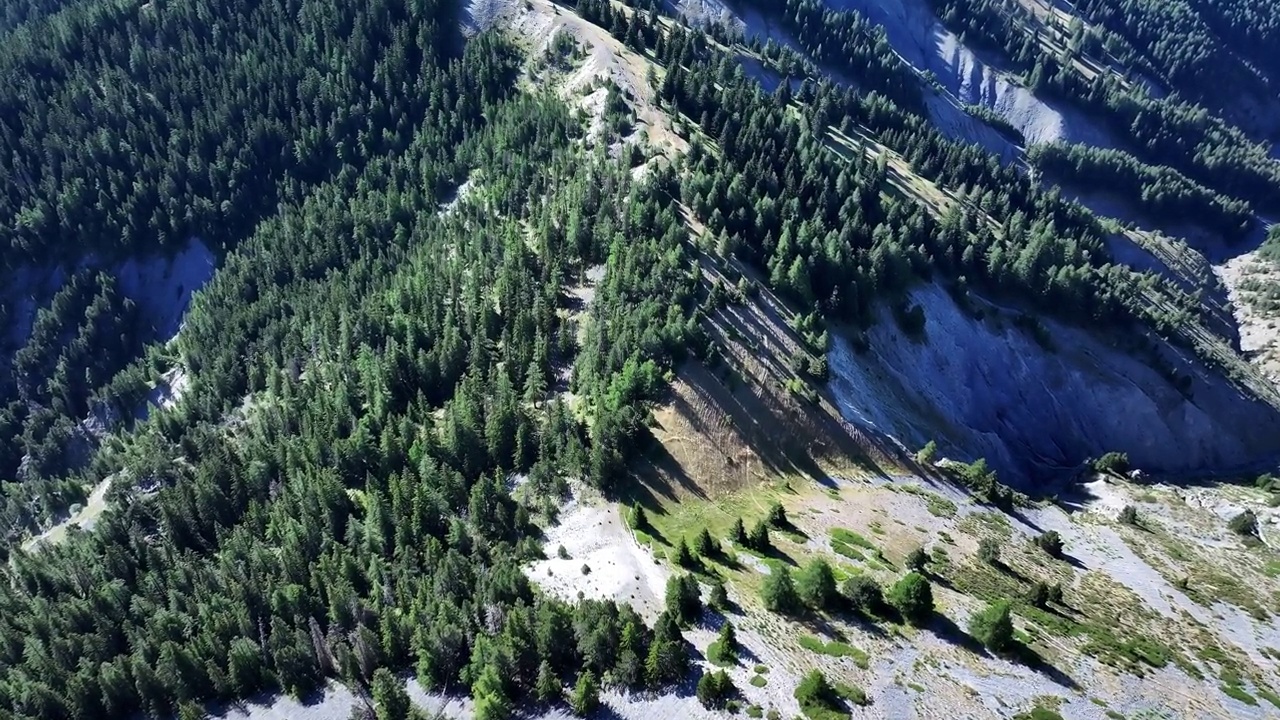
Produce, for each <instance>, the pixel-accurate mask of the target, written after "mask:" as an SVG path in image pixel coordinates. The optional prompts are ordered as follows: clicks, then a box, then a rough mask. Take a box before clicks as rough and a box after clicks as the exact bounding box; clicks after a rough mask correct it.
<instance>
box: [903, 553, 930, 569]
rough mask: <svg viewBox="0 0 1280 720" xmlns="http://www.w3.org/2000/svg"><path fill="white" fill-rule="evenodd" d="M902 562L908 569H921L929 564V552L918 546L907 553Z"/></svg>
mask: <svg viewBox="0 0 1280 720" xmlns="http://www.w3.org/2000/svg"><path fill="white" fill-rule="evenodd" d="M903 564H904V565H905V566H906V568H907V569H908V570H918V571H923V570H924V566H925V565H927V564H929V554H928V553H926V552H925V551H924V548H922V547H918V548H916V549H915V550H912V551H911V552H909V553H907V558H906V559H905V560H904V561H903Z"/></svg>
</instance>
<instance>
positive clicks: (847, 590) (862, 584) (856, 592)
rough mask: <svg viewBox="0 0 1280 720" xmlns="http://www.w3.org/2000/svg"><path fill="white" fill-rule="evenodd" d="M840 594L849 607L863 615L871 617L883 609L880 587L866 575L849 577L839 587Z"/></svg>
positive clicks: (882, 596)
mask: <svg viewBox="0 0 1280 720" xmlns="http://www.w3.org/2000/svg"><path fill="white" fill-rule="evenodd" d="M840 592H841V594H843V595H844V596H845V598H846V599H847V600H848V601H849V604H850V605H852V606H853V607H854V608H856V609H857V610H859V611H860V612H862V613H864V614H867V615H873V614H875V613H877V612H879V611H880V608H882V607H884V593H883V592H882V591H881V590H880V585H879V584H878V583H877V582H876V581H875V580H873V579H871V578H869V577H867V576H866V575H850V576H849V577H848V578H846V579H845V581H844V584H843V585H841V586H840Z"/></svg>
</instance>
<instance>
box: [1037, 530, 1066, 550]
mask: <svg viewBox="0 0 1280 720" xmlns="http://www.w3.org/2000/svg"><path fill="white" fill-rule="evenodd" d="M1036 545H1038V546H1040V549H1041V550H1044V551H1045V552H1046V553H1048V554H1049V555H1050V556H1052V557H1062V536H1060V535H1058V531H1057V530H1050V531H1048V532H1045V533H1041V534H1040V535H1037V536H1036Z"/></svg>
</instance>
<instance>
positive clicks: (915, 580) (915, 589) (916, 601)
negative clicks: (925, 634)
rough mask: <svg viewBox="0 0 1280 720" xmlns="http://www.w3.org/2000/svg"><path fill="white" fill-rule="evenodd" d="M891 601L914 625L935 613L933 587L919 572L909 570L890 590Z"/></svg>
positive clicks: (921, 622) (926, 619)
mask: <svg viewBox="0 0 1280 720" xmlns="http://www.w3.org/2000/svg"><path fill="white" fill-rule="evenodd" d="M889 602H890V604H892V605H893V606H894V607H895V608H897V609H898V612H900V613H902V617H903V618H904V619H906V621H907V622H909V623H911V624H912V625H921V624H923V623H925V622H927V621H928V620H929V616H931V615H932V614H933V587H932V586H931V585H929V581H928V580H927V579H925V577H924V576H923V575H921V574H920V573H918V572H909V573H907V574H906V575H903V576H902V579H900V580H898V582H896V583H894V584H893V587H892V588H891V589H890V590H889Z"/></svg>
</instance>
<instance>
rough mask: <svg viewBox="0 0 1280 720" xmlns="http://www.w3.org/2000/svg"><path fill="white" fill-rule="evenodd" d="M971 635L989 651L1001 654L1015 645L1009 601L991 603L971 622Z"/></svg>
mask: <svg viewBox="0 0 1280 720" xmlns="http://www.w3.org/2000/svg"><path fill="white" fill-rule="evenodd" d="M969 634H970V635H973V637H974V638H975V639H976V640H977V641H978V642H980V643H982V644H983V646H985V647H986V648H987V649H988V650H990V651H992V652H1001V651H1004V650H1007V649H1008V648H1009V646H1010V645H1012V644H1013V618H1012V616H1011V615H1010V613H1009V601H1008V600H998V601H996V602H993V603H991V604H990V605H988V606H987V607H986V608H985V609H983V610H982V611H981V612H979V613H978V614H976V615H974V616H973V618H972V619H970V620H969Z"/></svg>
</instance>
